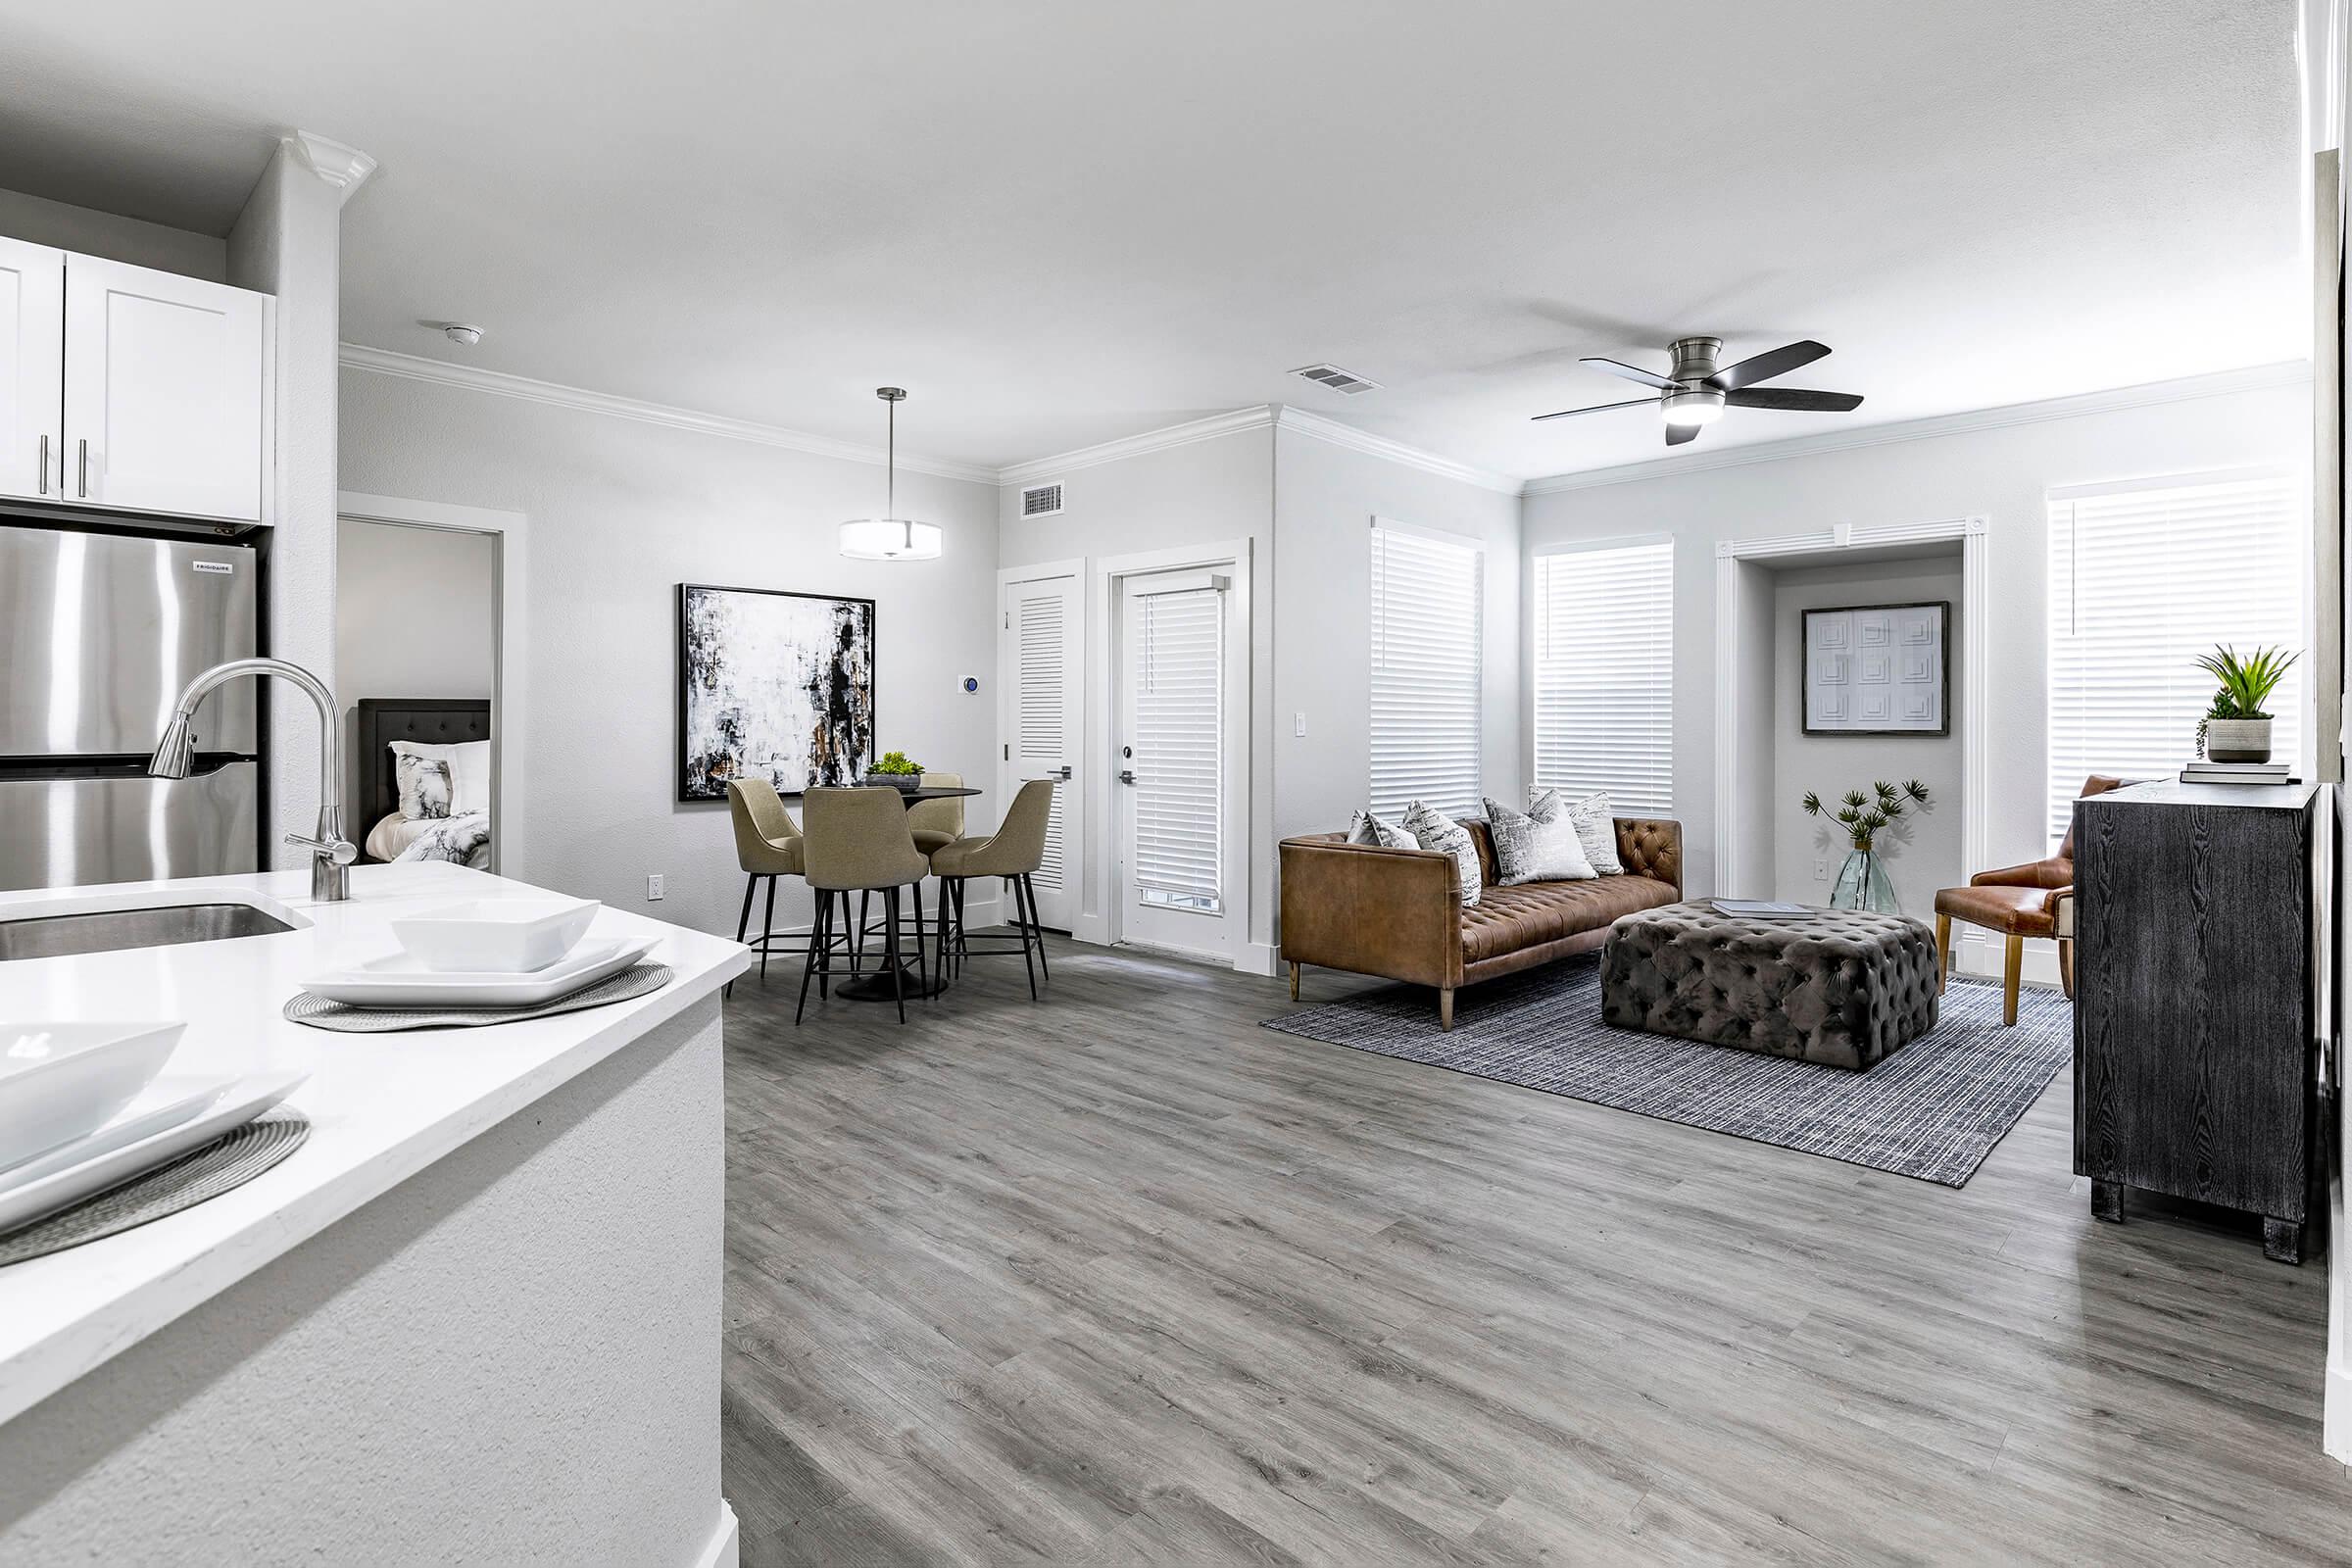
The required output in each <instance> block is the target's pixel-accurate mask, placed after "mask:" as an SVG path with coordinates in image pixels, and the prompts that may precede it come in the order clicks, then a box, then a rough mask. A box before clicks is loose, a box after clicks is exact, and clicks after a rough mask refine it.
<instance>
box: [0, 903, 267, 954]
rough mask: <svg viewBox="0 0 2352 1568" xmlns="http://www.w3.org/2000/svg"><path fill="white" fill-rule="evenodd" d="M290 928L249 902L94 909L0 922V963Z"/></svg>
mask: <svg viewBox="0 0 2352 1568" xmlns="http://www.w3.org/2000/svg"><path fill="white" fill-rule="evenodd" d="M293 929H294V928H293V927H292V926H290V925H288V924H286V922H285V921H283V920H280V919H278V918H277V917H276V916H275V915H273V914H269V913H267V912H265V911H263V910H261V909H257V908H255V907H253V906H252V905H250V904H166V905H159V906H157V907H153V908H145V909H94V910H92V911H90V912H89V913H86V914H45V915H35V916H32V917H29V918H26V919H20V920H0V961H5V960H7V959H10V958H58V957H64V956H67V955H69V954H75V953H114V952H118V951H120V950H122V949H123V948H169V947H175V946H177V945H178V944H180V943H183V942H223V941H226V940H227V939H229V938H230V937H267V936H274V935H275V934H277V933H278V932H280V931H291V930H293Z"/></svg>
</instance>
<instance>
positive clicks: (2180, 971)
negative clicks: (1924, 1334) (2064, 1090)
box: [2075, 783, 2326, 1263]
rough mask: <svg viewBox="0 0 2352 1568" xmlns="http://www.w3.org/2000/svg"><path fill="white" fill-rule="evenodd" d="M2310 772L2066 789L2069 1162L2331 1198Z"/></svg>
mask: <svg viewBox="0 0 2352 1568" xmlns="http://www.w3.org/2000/svg"><path fill="white" fill-rule="evenodd" d="M2318 794H2319V792H2318V791H2317V790H2316V789H2315V788H2313V787H2312V786H2310V785H2280V786H2278V787H2275V788H2274V787H2264V788H2236V787H2219V788H2217V787H2213V786H2200V785H2186V784H2174V783H2157V784H2138V785H2133V786H2132V787H2131V788H2129V789H2123V790H2116V791H2112V792H2110V793H2108V794H2105V795H2095V796H2092V797H2090V798H2089V799H2087V800H2082V801H2078V802H2076V803H2075V919H2076V931H2077V949H2076V956H2075V964H2076V986H2075V1171H2076V1174H2078V1175H2082V1176H2087V1177H2089V1178H2090V1181H2091V1198H2090V1207H2091V1212H2092V1213H2093V1214H2095V1215H2097V1216H2098V1217H2099V1218H2101V1219H2106V1220H2119V1221H2120V1220H2121V1219H2122V1218H2123V1217H2124V1190H2125V1189H2126V1188H2129V1187H2136V1188H2140V1189H2143V1190H2145V1191H2148V1192H2156V1193H2166V1194H2170V1195H2172V1196H2173V1197H2176V1198H2188V1199H2196V1200H2199V1201H2204V1202H2209V1203H2220V1204H2224V1205H2226V1206H2228V1207H2230V1208H2236V1209H2244V1210H2247V1211H2250V1212H2252V1213H2256V1214H2260V1215H2261V1216H2262V1217H2263V1250H2264V1251H2265V1252H2266V1253H2268V1254H2269V1255H2270V1256H2272V1257H2275V1258H2278V1259H2280V1260H2281V1261H2284V1262H2289V1263H2299V1262H2301V1261H2302V1260H2303V1242H2304V1233H2305V1228H2306V1226H2307V1225H2308V1224H2309V1222H2310V1221H2311V1219H2312V1218H2313V1216H2314V1215H2316V1214H2320V1213H2324V1212H2325V1208H2324V1207H2323V1205H2322V1202H2321V1201H2320V1200H2319V1199H2318V1197H2317V1196H2316V1190H2317V1187H2318V1183H2319V1181H2320V1179H2321V1173H2322V1172H2323V1171H2324V1170H2325V1169H2326V1164H2325V1160H2324V1157H2323V1152H2322V1148H2321V1145H2320V1122H2321V1114H2320V1112H2321V1107H2320V1100H2319V1065H2318V1063H2319V1046H2318V1040H2317V1035H2318V1030H2317V1023H2316V1014H2315V1008H2314V1001H2315V987H2316V985H2317V975H2316V973H2315V970H2314V964H2313V942H2312V920H2313V913H2312V907H2313V904H2312V901H2313V897H2314V889H2313V847H2314V844H2315V842H2316V841H2317V837H2318V835H2319V834H2320V833H2321V832H2323V831H2324V830H2325V827H2326V824H2325V823H2324V822H2323V821H2322V819H2321V817H2320V809H2319V804H2318V799H2317V798H2318Z"/></svg>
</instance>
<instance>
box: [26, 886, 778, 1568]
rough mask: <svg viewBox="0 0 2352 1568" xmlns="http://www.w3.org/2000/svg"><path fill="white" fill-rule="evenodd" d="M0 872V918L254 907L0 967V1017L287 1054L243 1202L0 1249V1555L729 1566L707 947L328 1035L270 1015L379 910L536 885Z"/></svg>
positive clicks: (741, 954) (722, 960) (716, 976)
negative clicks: (68, 877)
mask: <svg viewBox="0 0 2352 1568" xmlns="http://www.w3.org/2000/svg"><path fill="white" fill-rule="evenodd" d="M351 890H352V896H351V898H350V899H349V900H348V901H347V902H343V903H323V904H322V903H314V902H312V900H311V898H310V896H309V874H308V872H307V871H302V872H295V871H287V872H276V873H268V874H263V875H258V876H238V877H212V878H203V879H191V880H183V881H173V882H155V883H137V884H120V885H116V886H110V887H104V888H83V889H62V890H56V891H52V892H40V893H22V894H17V893H10V894H0V921H4V920H10V919H17V918H24V917H27V916H41V915H48V914H66V913H78V912H84V911H88V910H93V909H106V908H125V907H150V906H155V905H160V904H182V903H210V902H234V903H243V904H247V905H250V906H252V907H256V908H259V909H261V910H262V911H263V912H264V913H266V914H270V915H272V916H274V918H275V919H277V920H278V921H281V922H283V923H284V924H286V925H288V926H290V927H292V929H289V930H286V931H282V932H276V933H273V934H270V935H265V936H251V937H237V938H232V939H228V940H223V941H212V942H197V943H189V944H185V945H181V946H173V947H153V948H139V949H131V950H127V951H122V952H112V953H98V954H87V955H77V956H61V957H47V958H29V959H22V960H17V961H12V962H0V1019H7V1020H11V1021H22V1020H40V1019H85V1020H110V1019H111V1020H136V1019H178V1020H185V1021H186V1022H187V1025H188V1028H187V1031H186V1034H185V1036H184V1037H183V1039H182V1041H181V1044H180V1047H179V1049H178V1051H177V1053H176V1054H174V1056H173V1058H172V1066H171V1070H172V1071H175V1072H176V1071H185V1070H192V1069H193V1070H211V1069H216V1068H217V1069H220V1070H234V1069H240V1068H250V1069H253V1070H257V1071H258V1070H264V1069H276V1068H294V1069H299V1070H301V1071H304V1072H307V1073H309V1074H310V1077H309V1079H308V1081H307V1082H306V1083H304V1084H303V1085H302V1087H301V1088H300V1089H298V1090H296V1091H295V1093H294V1094H293V1095H292V1097H291V1098H290V1099H289V1100H288V1101H287V1104H288V1105H289V1106H290V1107H291V1108H293V1109H296V1110H299V1111H301V1112H302V1113H303V1114H304V1115H306V1116H307V1117H309V1118H310V1120H311V1123H312V1131H311V1134H310V1137H309V1140H308V1141H307V1142H306V1143H305V1144H304V1145H303V1146H302V1147H301V1148H300V1149H299V1150H297V1151H296V1152H294V1153H293V1154H292V1155H291V1156H290V1157H289V1158H287V1159H286V1160H285V1161H284V1162H283V1163H281V1164H279V1165H277V1166H276V1167H274V1168H273V1169H270V1170H269V1171H267V1172H265V1173H264V1174H263V1175H261V1176H260V1177H258V1178H256V1179H255V1180H253V1181H251V1182H249V1183H247V1184H246V1185H245V1186H243V1187H240V1188H238V1189H236V1190H235V1191H233V1192H230V1193H228V1194H225V1195H223V1196H221V1197H219V1198H216V1199H213V1200H211V1201H207V1202H203V1203H200V1204H197V1205H196V1206H194V1207H192V1208H189V1209H187V1210H184V1211H182V1212H180V1213H178V1214H174V1215H172V1216H170V1217H168V1218H165V1219H162V1220H159V1221H156V1222H154V1223H152V1224H149V1225H145V1226H141V1227H139V1228H137V1229H135V1230H131V1231H128V1232H125V1233H123V1234H122V1235H118V1236H114V1237H109V1238H106V1239H104V1240H101V1241H97V1242H93V1243H90V1244H88V1245H85V1246H82V1247H78V1248H73V1249H70V1250H66V1251H63V1252H57V1253H52V1254H50V1255H49V1256H46V1257H39V1258H34V1259H30V1260H28V1261H25V1262H22V1263H17V1264H13V1265H9V1266H6V1267H0V1565H11V1568H13V1565H15V1564H19V1563H25V1564H33V1563H39V1564H48V1563H58V1562H79V1561H93V1562H95V1561H110V1562H137V1563H141V1564H160V1563H206V1564H212V1563H221V1562H237V1563H241V1564H262V1563H279V1562H295V1561H301V1562H337V1563H363V1562H365V1563H410V1562H417V1563H421V1562H434V1563H445V1562H447V1563H454V1562H486V1563H524V1562H551V1563H552V1562H562V1563H567V1564H589V1563H628V1564H645V1565H655V1568H665V1565H673V1564H674V1565H679V1568H684V1565H687V1564H699V1563H732V1562H733V1561H734V1559H735V1532H734V1520H733V1516H732V1514H731V1513H730V1511H729V1510H728V1509H727V1506H726V1504H725V1503H724V1502H723V1501H722V1500H721V1498H720V1496H719V1491H718V1426H719V1422H718V1403H719V1328H720V1274H721V1254H722V1247H721V1223H722V1214H721V1205H722V1197H723V1193H722V1188H723V1164H722V1146H721V1132H722V1102H721V1094H720V1078H719V1001H718V991H719V988H720V987H721V986H722V985H723V984H724V983H725V982H726V981H727V980H729V979H731V978H732V977H733V976H734V975H736V974H737V973H739V972H740V971H741V970H742V969H743V968H744V966H745V965H746V963H747V962H748V961H749V959H748V955H747V954H746V951H745V950H744V949H743V948H741V947H740V946H738V945H737V944H735V943H733V942H729V941H725V940H722V939H719V938H714V937H710V936H706V935H703V934H701V933H699V932H693V931H688V930H684V929H682V928H679V927H675V926H668V925H663V924H661V923H660V922H656V921H652V920H647V919H645V918H643V917H641V916H638V915H633V914H629V913H625V912H623V911H621V910H617V909H612V908H607V909H603V910H600V911H599V912H598V914H597V917H596V923H595V925H594V926H593V927H592V930H591V935H592V936H596V937H618V936H625V935H629V934H632V933H635V934H643V935H656V936H659V937H660V938H661V941H660V943H659V945H657V946H656V947H655V948H654V950H653V951H652V952H651V953H650V954H649V955H648V956H647V960H646V961H648V962H657V963H662V964H666V965H668V966H669V968H670V969H671V970H672V971H674V978H673V979H672V980H671V982H670V983H669V984H668V985H666V986H664V987H663V988H662V989H661V990H659V991H657V992H654V993H652V994H651V995H649V996H645V997H641V998H638V999H636V1000H634V1001H630V1002H625V1003H620V1004H617V1005H611V1006H604V1007H596V1008H591V1009H587V1010H584V1011H580V1012H575V1013H568V1014H563V1015H560V1016H557V1017H551V1018H544V1019H534V1020H529V1021H525V1022H517V1023H511V1024H501V1025H498V1026H495V1027H492V1028H486V1029H448V1030H430V1031H418V1032H414V1033H398V1034H377V1035H367V1034H338V1033H329V1032H326V1031H322V1030H317V1029H311V1028H307V1027H304V1026H302V1025H299V1024H295V1023H291V1022H288V1021H287V1020H286V1019H285V1018H284V1017H282V1016H281V1015H280V1009H281V1008H282V1007H283V1006H284V1005H285V1003H286V1002H287V1000H288V999H289V998H291V997H292V996H294V995H295V994H296V992H297V990H298V989H299V982H300V981H301V980H302V979H304V978H305V977H307V976H310V975H313V974H316V973H319V972H320V971H322V970H325V969H328V968H332V967H337V966H340V965H342V964H344V963H347V962H350V961H356V960H357V959H360V958H365V957H368V956H375V955H378V954H382V953H388V952H391V951H393V950H394V949H395V948H397V946H398V944H397V942H396V941H395V940H394V939H393V937H392V934H391V931H390V929H389V926H388V923H387V922H388V921H389V920H390V919H391V918H393V917H396V916H398V915H401V914H405V913H413V912H416V911H418V910H421V909H426V908H430V907H435V906H439V905H446V904H450V903H453V902H457V901H459V900H463V899H469V898H520V897H543V896H545V895H543V894H541V893H540V890H538V889H535V888H531V887H529V886H527V885H525V884H522V883H518V882H513V881H509V880H506V879H504V878H499V877H494V876H489V875H487V874H485V873H482V872H478V871H470V870H466V869H464V868H461V867H457V866H450V865H441V864H429V863H428V864H416V865H385V866H363V867H358V868H356V869H355V870H354V871H353V873H352V879H351Z"/></svg>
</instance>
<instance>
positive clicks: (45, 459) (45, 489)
mask: <svg viewBox="0 0 2352 1568" xmlns="http://www.w3.org/2000/svg"><path fill="white" fill-rule="evenodd" d="M48 493H49V438H48V437H47V436H42V437H41V494H43V495H47V494H48Z"/></svg>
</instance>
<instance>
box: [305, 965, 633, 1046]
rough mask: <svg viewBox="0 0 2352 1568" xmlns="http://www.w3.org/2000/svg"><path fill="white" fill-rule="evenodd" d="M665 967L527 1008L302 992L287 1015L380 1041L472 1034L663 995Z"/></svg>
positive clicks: (625, 973) (624, 973)
mask: <svg viewBox="0 0 2352 1568" xmlns="http://www.w3.org/2000/svg"><path fill="white" fill-rule="evenodd" d="M669 979H670V972H669V965H667V964H665V963H641V964H639V965H637V966H636V967H635V968H633V969H623V970H621V971H620V973H618V974H616V975H613V976H611V977H609V978H607V979H603V980H599V981H598V982H597V983H596V984H594V985H592V986H589V987H587V988H586V989H585V990H581V991H574V992H572V993H570V994H569V995H567V996H561V997H558V998H556V1000H555V1001H553V1002H542V1003H540V1004H539V1005H536V1006H531V1007H446V1008H437V1009H436V1008H426V1007H355V1006H353V1005H351V1004H349V1003H347V1002H329V1001H328V1000H327V999H326V998H324V997H315V996H313V995H311V993H309V992H308V991H303V992H298V993H296V995H295V997H294V1000H293V1001H291V1002H289V1003H287V1004H286V1009H285V1011H286V1016H287V1017H289V1018H291V1019H293V1020H294V1021H295V1022H296V1023H307V1024H309V1025H310V1026H311V1027H312V1028H314V1029H339V1030H342V1031H343V1032H344V1033H346V1034H361V1035H379V1034H388V1033H390V1032H391V1031H393V1030H396V1029H474V1028H479V1027H480V1026H481V1025H483V1024H492V1023H519V1022H521V1021H522V1020H523V1019H525V1018H552V1017H554V1016H555V1015H556V1014H557V1013H559V1012H577V1011H579V1010H580V1009H581V1008H582V1007H602V1006H605V1005H608V1004H610V1003H614V1002H627V1001H630V1000H631V999H633V998H636V997H642V996H644V995H646V994H647V993H648V992H654V991H659V990H661V989H662V987H663V986H665V985H667V984H669Z"/></svg>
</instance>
